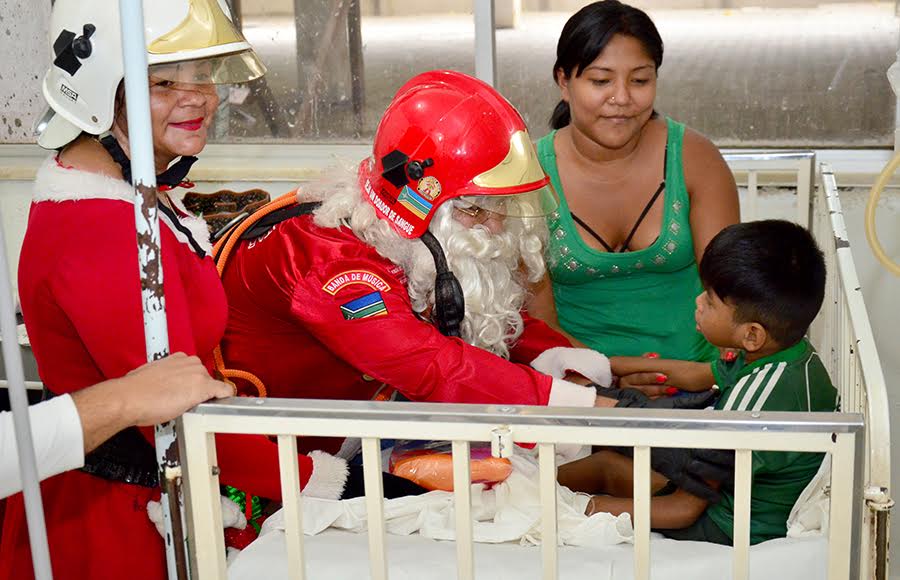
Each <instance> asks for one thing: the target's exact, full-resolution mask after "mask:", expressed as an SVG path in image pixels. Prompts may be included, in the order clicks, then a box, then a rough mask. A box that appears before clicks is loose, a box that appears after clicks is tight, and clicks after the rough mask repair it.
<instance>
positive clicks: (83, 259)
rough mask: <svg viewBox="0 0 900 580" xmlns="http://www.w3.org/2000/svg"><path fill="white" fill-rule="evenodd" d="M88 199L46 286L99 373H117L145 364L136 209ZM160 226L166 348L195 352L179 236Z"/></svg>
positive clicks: (105, 374) (120, 374)
mask: <svg viewBox="0 0 900 580" xmlns="http://www.w3.org/2000/svg"><path fill="white" fill-rule="evenodd" d="M92 203H93V204H94V206H93V207H92V208H91V209H92V211H86V212H85V216H84V220H83V221H82V223H81V224H80V228H79V230H78V231H77V232H74V233H73V234H72V239H71V245H70V246H69V248H68V250H69V251H67V252H66V256H65V258H64V259H61V260H59V262H58V269H57V272H56V276H55V278H54V283H53V284H52V288H51V289H52V292H53V294H54V296H55V297H56V299H57V301H58V302H59V304H60V307H61V308H62V309H63V310H64V311H65V313H66V315H67V316H68V317H69V319H70V321H71V323H72V325H73V326H74V327H75V329H76V330H77V332H78V335H79V337H80V338H81V340H82V342H83V343H84V346H85V348H86V349H87V351H88V352H89V353H90V356H91V359H92V360H93V362H94V364H95V365H96V366H97V368H98V369H99V370H100V372H101V374H102V375H103V376H104V377H106V378H116V377H120V376H122V375H124V374H125V373H127V372H128V371H130V370H132V369H134V368H136V367H138V366H140V365H142V364H144V363H145V362H147V350H146V346H145V342H144V320H143V306H142V304H141V283H140V279H139V266H138V255H137V239H136V237H135V230H134V210H133V206H132V205H131V204H128V203H124V202H119V203H115V202H105V203H103V205H102V206H100V205H99V204H100V203H102V202H92ZM161 229H162V230H164V231H162V232H161V238H162V240H161V244H162V267H163V285H164V289H165V297H166V322H167V325H168V332H169V351H170V352H178V351H181V352H185V353H187V354H197V353H196V352H195V350H196V349H195V346H194V336H193V333H192V331H191V327H190V317H189V315H188V310H187V309H188V304H187V300H186V298H185V292H184V287H183V285H182V281H181V279H180V277H179V276H178V263H177V259H176V256H175V251H176V250H177V248H176V247H175V246H176V245H177V244H178V241H177V240H176V239H175V238H174V236H173V235H172V234H171V233H170V232H168V230H166V229H165V227H164V226H163V227H162V228H161Z"/></svg>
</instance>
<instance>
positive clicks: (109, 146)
mask: <svg viewBox="0 0 900 580" xmlns="http://www.w3.org/2000/svg"><path fill="white" fill-rule="evenodd" d="M100 144H101V145H103V148H104V149H106V152H107V153H109V155H110V157H112V158H113V161H115V162H116V163H117V164H118V165H119V167H121V168H122V178H123V179H124V180H125V181H127V182H128V183H131V160H130V159H128V156H127V155H125V151H124V150H123V149H122V146H121V145H119V142H118V141H117V140H116V138H115V137H113V136H112V134H107V135H106V136H105V137H103V138H101V139H100ZM196 161H197V158H196V157H193V156H191V155H185V156H184V157H182V158H181V159H179V160H178V161H177V162H176V163H175V164H174V165H172V166H171V167H169V168H168V169H166V170H165V171H163V172H162V173H160V174H159V175H157V176H156V186H157V187H159V186H161V185H164V186H166V187H168V188H169V189H171V188H173V187H177V186H178V185H179V184H180V183H181V182H182V181H184V178H185V177H187V174H188V171H190V170H191V166H192V165H193V164H194V162H196Z"/></svg>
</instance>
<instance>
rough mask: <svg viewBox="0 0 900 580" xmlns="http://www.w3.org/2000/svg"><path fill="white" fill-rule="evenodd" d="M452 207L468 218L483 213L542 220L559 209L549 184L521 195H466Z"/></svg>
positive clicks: (458, 199)
mask: <svg viewBox="0 0 900 580" xmlns="http://www.w3.org/2000/svg"><path fill="white" fill-rule="evenodd" d="M453 207H455V208H456V209H458V210H460V211H461V212H463V213H465V214H468V215H470V216H473V217H474V216H475V215H477V214H478V213H479V212H482V211H485V212H490V213H494V214H497V215H502V216H505V217H517V218H542V217H546V216H548V215H550V214H551V213H553V212H554V211H556V209H557V208H558V207H559V197H558V196H557V194H556V190H554V189H553V186H552V185H550V184H549V183H548V184H546V185H544V186H542V187H539V188H538V189H534V190H532V191H526V192H523V193H514V194H508V195H466V196H462V197H458V198H456V199H454V200H453Z"/></svg>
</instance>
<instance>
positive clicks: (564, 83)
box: [554, 68, 569, 103]
mask: <svg viewBox="0 0 900 580" xmlns="http://www.w3.org/2000/svg"><path fill="white" fill-rule="evenodd" d="M554 76H555V77H556V84H557V86H559V93H560V97H561V98H562V100H563V101H565V102H567V103H568V102H569V76H568V75H567V74H566V71H564V70H563V69H562V68H558V69H556V72H555V73H554Z"/></svg>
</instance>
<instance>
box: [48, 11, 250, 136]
mask: <svg viewBox="0 0 900 580" xmlns="http://www.w3.org/2000/svg"><path fill="white" fill-rule="evenodd" d="M143 4H144V30H145V35H146V39H147V62H148V64H149V66H150V74H151V75H153V76H154V77H158V78H162V79H165V80H170V81H175V82H182V83H201V84H212V83H215V84H226V83H240V82H246V81H250V80H253V79H256V78H259V77H261V76H262V75H263V74H265V72H266V69H265V66H263V64H262V62H260V60H259V58H258V57H257V56H256V53H254V51H253V47H252V46H250V43H248V42H247V40H246V39H245V38H244V36H243V35H242V34H241V33H240V31H238V29H237V28H236V27H235V26H234V23H233V22H232V21H231V15H230V11H229V9H228V6H227V5H226V4H225V2H224V0H153V1H152V2H144V3H143ZM50 42H51V47H52V49H53V54H52V58H53V62H52V63H51V65H50V69H49V70H48V71H47V74H46V75H45V76H44V85H43V93H44V98H45V99H46V100H47V104H48V105H49V106H50V109H49V110H48V111H47V114H45V116H44V118H43V119H41V120H40V121H39V122H38V124H37V125H36V127H35V132H36V133H37V134H38V144H39V145H40V146H41V147H44V148H46V149H56V148H59V147H62V146H63V145H65V144H66V143H68V142H70V141H71V140H73V139H74V138H75V137H77V136H78V135H79V134H80V133H81V132H82V131H85V132H87V133H91V134H93V135H99V134H101V133H104V132H105V131H108V130H109V128H110V127H111V126H112V123H113V116H114V110H113V109H114V107H115V99H116V89H117V88H118V86H119V83H120V82H121V80H122V78H123V76H124V65H123V62H122V35H121V29H120V23H119V4H118V2H113V1H111V0H56V2H55V4H54V6H53V11H52V13H51V16H50Z"/></svg>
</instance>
